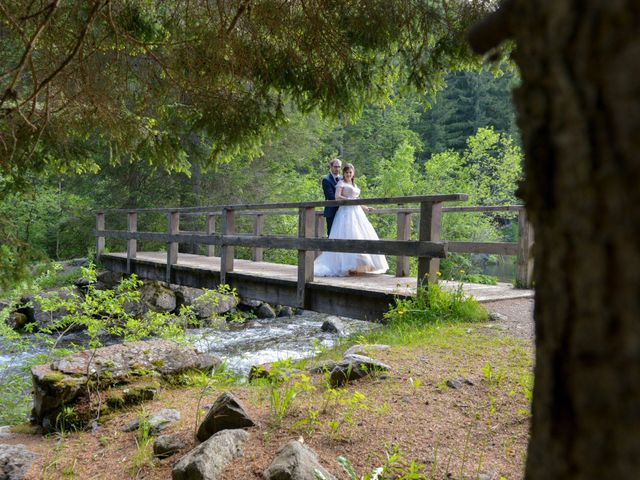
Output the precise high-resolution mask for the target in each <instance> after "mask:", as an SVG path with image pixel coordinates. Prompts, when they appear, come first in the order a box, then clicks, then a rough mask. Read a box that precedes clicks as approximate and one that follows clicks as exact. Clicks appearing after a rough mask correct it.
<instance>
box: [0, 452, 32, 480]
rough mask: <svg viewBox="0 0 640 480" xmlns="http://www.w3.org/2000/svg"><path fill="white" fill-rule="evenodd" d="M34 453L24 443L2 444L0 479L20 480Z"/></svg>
mask: <svg viewBox="0 0 640 480" xmlns="http://www.w3.org/2000/svg"><path fill="white" fill-rule="evenodd" d="M36 456H37V455H36V454H35V453H33V452H32V451H31V450H29V449H28V448H27V447H26V446H25V445H22V444H17V445H2V446H1V448H0V479H2V480H22V479H23V478H24V476H25V474H26V473H27V470H28V469H29V466H30V465H31V464H32V463H33V461H34V460H35V459H36Z"/></svg>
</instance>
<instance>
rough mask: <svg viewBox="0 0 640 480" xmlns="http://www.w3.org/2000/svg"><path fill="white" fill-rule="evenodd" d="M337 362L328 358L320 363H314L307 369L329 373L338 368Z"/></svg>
mask: <svg viewBox="0 0 640 480" xmlns="http://www.w3.org/2000/svg"><path fill="white" fill-rule="evenodd" d="M336 365H337V363H336V362H334V361H333V360H327V361H325V362H322V363H320V364H318V365H313V366H311V367H309V368H308V369H307V371H308V372H309V373H329V372H330V371H331V370H333V369H334V368H336Z"/></svg>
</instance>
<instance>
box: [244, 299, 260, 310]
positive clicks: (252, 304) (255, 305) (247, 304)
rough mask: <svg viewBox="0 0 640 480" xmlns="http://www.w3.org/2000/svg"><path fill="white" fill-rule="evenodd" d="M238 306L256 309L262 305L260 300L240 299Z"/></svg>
mask: <svg viewBox="0 0 640 480" xmlns="http://www.w3.org/2000/svg"><path fill="white" fill-rule="evenodd" d="M239 305H240V306H241V307H247V308H258V307H259V306H260V305H262V300H254V299H253V298H241V299H240V303H239Z"/></svg>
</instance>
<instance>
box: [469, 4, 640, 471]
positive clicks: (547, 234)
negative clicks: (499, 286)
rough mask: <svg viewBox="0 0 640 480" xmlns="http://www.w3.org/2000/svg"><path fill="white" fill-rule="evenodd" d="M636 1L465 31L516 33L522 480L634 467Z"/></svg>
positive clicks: (480, 39) (638, 349)
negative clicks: (525, 254)
mask: <svg viewBox="0 0 640 480" xmlns="http://www.w3.org/2000/svg"><path fill="white" fill-rule="evenodd" d="M639 32H640V4H639V3H638V2H637V1H636V0H620V1H615V2H611V1H603V0H582V1H580V2H575V1H570V0H539V1H536V2H532V1H530V0H508V1H506V2H504V4H503V5H502V8H501V9H500V10H498V12H497V13H495V14H494V15H492V16H490V17H489V18H488V19H487V20H486V21H484V22H483V23H481V24H479V25H478V26H477V27H476V29H474V31H473V33H472V34H471V37H470V38H471V41H472V43H473V45H474V46H475V48H476V49H477V50H478V51H483V52H484V51H487V50H489V49H490V48H492V47H494V46H496V45H498V44H499V43H500V42H502V41H503V40H505V39H513V40H515V44H516V49H515V52H514V56H513V57H514V60H515V61H516V63H517V64H518V67H519V68H520V74H521V77H522V86H521V87H520V88H518V89H517V91H516V93H515V99H516V103H517V108H518V115H519V125H520V127H521V128H522V139H523V146H524V150H525V164H524V170H525V180H524V182H523V184H522V189H521V193H522V196H523V198H524V199H525V201H526V204H527V210H528V213H529V215H530V218H531V220H532V221H533V224H534V226H535V232H536V245H535V260H536V270H535V283H536V308H535V321H536V347H537V349H536V352H537V353H536V357H537V358H536V371H535V390H534V395H533V420H532V432H531V441H530V444H529V453H528V457H527V467H526V477H527V478H528V479H531V480H537V479H549V478H553V479H571V480H578V479H601V478H635V477H637V476H638V472H640V441H639V439H640V414H639V413H638V406H639V405H640V382H638V378H640V321H638V318H640V248H638V235H639V234H640V209H639V208H637V205H638V204H639V202H640V189H638V184H639V183H640V161H639V156H638V154H639V152H640V136H639V135H638V132H639V131H640V88H639V87H638V85H639V84H638V76H639V75H640V41H639V38H640V36H639Z"/></svg>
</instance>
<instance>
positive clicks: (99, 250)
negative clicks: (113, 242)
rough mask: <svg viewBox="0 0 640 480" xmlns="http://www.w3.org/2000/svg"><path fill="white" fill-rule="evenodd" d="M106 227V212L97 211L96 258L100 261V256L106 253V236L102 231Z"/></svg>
mask: <svg viewBox="0 0 640 480" xmlns="http://www.w3.org/2000/svg"><path fill="white" fill-rule="evenodd" d="M104 228H105V222H104V212H98V213H96V234H95V235H96V259H97V260H98V261H100V256H101V255H102V254H103V253H104V245H105V237H104V236H103V235H102V232H103V231H104Z"/></svg>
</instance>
